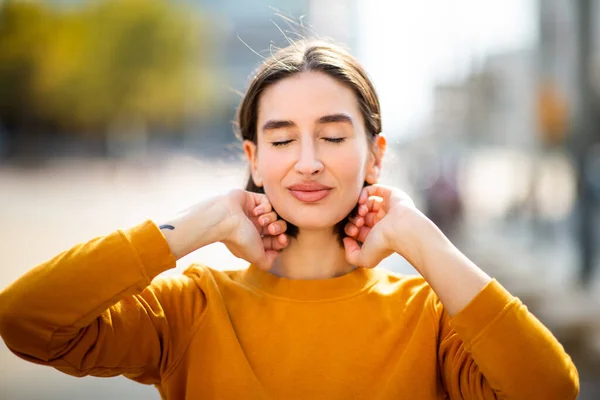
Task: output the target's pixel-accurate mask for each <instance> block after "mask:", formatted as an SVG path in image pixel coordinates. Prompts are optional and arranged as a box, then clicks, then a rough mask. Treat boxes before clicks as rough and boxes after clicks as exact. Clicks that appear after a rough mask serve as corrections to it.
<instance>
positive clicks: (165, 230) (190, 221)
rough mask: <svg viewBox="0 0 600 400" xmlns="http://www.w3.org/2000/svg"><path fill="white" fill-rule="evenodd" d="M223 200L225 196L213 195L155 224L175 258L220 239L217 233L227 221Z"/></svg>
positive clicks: (221, 230) (223, 228) (219, 234)
mask: <svg viewBox="0 0 600 400" xmlns="http://www.w3.org/2000/svg"><path fill="white" fill-rule="evenodd" d="M224 201H227V199H226V198H225V197H214V198H211V199H208V200H205V201H203V202H201V203H198V204H196V205H194V206H193V207H191V208H189V209H187V210H185V211H183V212H181V213H179V214H178V215H177V216H175V217H174V218H171V219H169V220H166V221H161V222H160V223H158V225H159V227H160V229H161V232H162V234H163V235H164V237H165V239H166V240H167V243H168V244H169V248H170V249H171V253H173V255H174V256H175V258H176V259H180V258H181V257H183V256H185V255H187V254H189V253H191V252H193V251H195V250H197V249H199V248H201V247H204V246H207V245H209V244H211V243H215V242H218V241H220V240H222V237H221V236H222V235H221V232H224V231H225V230H226V229H227V227H226V226H225V225H227V224H230V223H231V221H230V219H228V218H227V215H225V214H226V212H227V208H226V207H223V204H222V203H223V202H224Z"/></svg>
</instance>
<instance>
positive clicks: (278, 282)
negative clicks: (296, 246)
mask: <svg viewBox="0 0 600 400" xmlns="http://www.w3.org/2000/svg"><path fill="white" fill-rule="evenodd" d="M377 276H378V273H377V271H375V270H374V269H367V268H356V269H355V270H353V271H352V272H349V273H347V274H345V275H342V276H338V277H336V278H330V279H314V280H302V279H288V278H281V277H279V276H277V275H275V274H272V273H270V272H267V271H263V270H261V269H260V268H258V267H256V266H255V265H254V264H250V266H249V267H248V268H247V269H246V270H245V271H244V277H243V279H244V280H245V281H246V282H247V283H248V284H250V285H251V286H254V287H255V288H257V289H259V290H261V291H263V292H266V293H269V294H271V295H273V296H277V297H282V298H287V299H293V300H301V301H320V300H334V299H340V298H344V297H351V296H354V295H356V294H358V293H360V292H363V291H365V290H366V289H368V288H370V287H371V286H373V285H374V284H375V283H376V282H377Z"/></svg>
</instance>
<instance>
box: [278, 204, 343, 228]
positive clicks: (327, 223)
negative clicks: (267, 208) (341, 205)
mask: <svg viewBox="0 0 600 400" xmlns="http://www.w3.org/2000/svg"><path fill="white" fill-rule="evenodd" d="M299 208H300V207H298V208H295V209H290V208H287V209H285V210H283V209H282V213H281V214H279V216H280V217H281V218H283V219H284V220H286V221H288V222H289V223H291V224H294V225H296V226H297V227H298V229H301V230H302V229H306V230H321V229H331V228H333V227H334V226H335V225H336V224H337V223H338V222H340V221H342V220H343V219H344V218H345V217H346V216H347V215H348V214H350V212H351V211H352V210H348V212H346V213H343V214H340V213H339V209H337V208H336V209H335V210H331V209H325V210H317V209H310V208H309V209H305V210H301V209H299ZM302 208H303V207H302ZM328 208H329V207H328Z"/></svg>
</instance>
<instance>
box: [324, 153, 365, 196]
mask: <svg viewBox="0 0 600 400" xmlns="http://www.w3.org/2000/svg"><path fill="white" fill-rule="evenodd" d="M332 161H333V163H334V165H335V167H334V168H332V169H335V171H336V175H337V176H338V179H339V180H340V181H341V182H340V183H343V184H344V186H345V187H346V188H347V190H358V192H360V189H362V186H363V182H364V180H365V165H366V156H365V154H364V152H363V151H362V149H356V148H352V149H349V150H347V151H343V152H340V153H339V154H337V155H336V157H335V158H333V159H332ZM332 165H333V164H332Z"/></svg>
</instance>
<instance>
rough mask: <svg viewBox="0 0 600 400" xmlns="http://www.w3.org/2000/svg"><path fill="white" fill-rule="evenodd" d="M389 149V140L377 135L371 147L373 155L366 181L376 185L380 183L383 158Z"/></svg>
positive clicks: (368, 166)
mask: <svg viewBox="0 0 600 400" xmlns="http://www.w3.org/2000/svg"><path fill="white" fill-rule="evenodd" d="M386 149H387V140H386V139H385V137H383V136H382V135H381V134H378V135H375V138H374V139H373V145H372V147H371V155H370V157H369V158H370V159H369V164H368V165H367V175H366V177H365V181H367V183H369V184H371V185H374V184H376V183H377V182H378V181H379V177H380V175H381V164H382V162H383V156H384V154H385V151H386Z"/></svg>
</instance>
